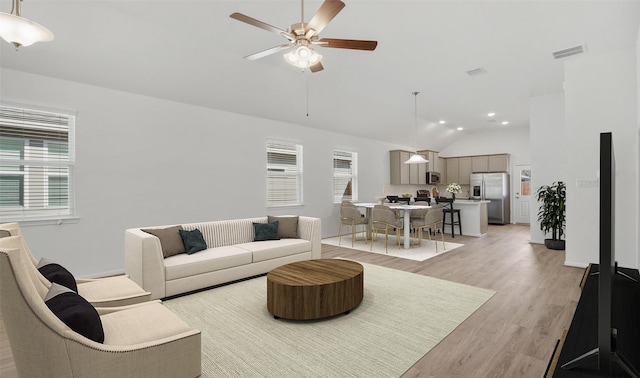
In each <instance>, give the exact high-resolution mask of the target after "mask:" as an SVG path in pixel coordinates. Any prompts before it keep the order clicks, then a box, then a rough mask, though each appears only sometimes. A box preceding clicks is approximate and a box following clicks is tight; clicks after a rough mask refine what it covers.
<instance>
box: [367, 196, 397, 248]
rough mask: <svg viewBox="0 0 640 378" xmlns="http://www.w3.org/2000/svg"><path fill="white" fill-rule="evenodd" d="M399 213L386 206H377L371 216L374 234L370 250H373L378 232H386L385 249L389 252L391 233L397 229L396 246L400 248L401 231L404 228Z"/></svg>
mask: <svg viewBox="0 0 640 378" xmlns="http://www.w3.org/2000/svg"><path fill="white" fill-rule="evenodd" d="M396 215H397V213H396V212H395V211H393V210H392V209H390V208H389V207H388V206H385V205H375V206H374V207H373V211H372V214H371V219H372V225H371V226H372V234H371V246H370V248H369V249H370V250H373V241H374V240H375V239H377V236H378V231H382V230H384V249H385V251H386V252H387V253H388V252H389V247H388V244H389V231H390V230H394V229H395V234H396V244H397V245H398V246H400V230H401V229H402V228H403V224H402V223H403V222H402V219H401V218H398V217H397V216H396Z"/></svg>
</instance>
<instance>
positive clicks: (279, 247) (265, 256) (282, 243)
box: [236, 239, 311, 263]
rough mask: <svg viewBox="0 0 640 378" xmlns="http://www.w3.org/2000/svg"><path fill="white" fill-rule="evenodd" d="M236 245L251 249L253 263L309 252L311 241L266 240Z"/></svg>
mask: <svg viewBox="0 0 640 378" xmlns="http://www.w3.org/2000/svg"><path fill="white" fill-rule="evenodd" d="M236 247H238V248H242V249H246V250H247V251H251V253H252V254H253V262H254V263H255V262H259V261H265V260H271V259H277V258H279V257H284V256H291V255H295V254H298V253H303V252H311V242H310V241H308V240H305V239H280V240H267V241H262V242H259V243H258V242H256V243H244V244H238V245H236Z"/></svg>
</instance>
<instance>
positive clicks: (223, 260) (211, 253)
mask: <svg viewBox="0 0 640 378" xmlns="http://www.w3.org/2000/svg"><path fill="white" fill-rule="evenodd" d="M251 261H252V256H251V251H248V250H246V249H243V248H238V247H237V246H233V245H229V246H225V247H217V248H209V249H205V250H204V251H200V252H198V253H195V254H193V255H187V254H182V255H175V256H171V257H169V258H166V259H164V266H165V276H166V280H175V279H177V278H183V277H189V276H194V275H197V274H202V273H208V272H213V271H216V270H222V269H227V268H232V267H235V266H240V265H246V264H251Z"/></svg>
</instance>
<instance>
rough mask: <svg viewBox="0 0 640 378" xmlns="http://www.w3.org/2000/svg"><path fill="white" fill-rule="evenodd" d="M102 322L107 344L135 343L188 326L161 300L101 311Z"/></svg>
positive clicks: (186, 328)
mask: <svg viewBox="0 0 640 378" xmlns="http://www.w3.org/2000/svg"><path fill="white" fill-rule="evenodd" d="M102 324H103V327H104V333H105V338H104V343H105V344H108V345H139V344H144V343H148V342H155V341H157V340H162V339H163V338H165V337H171V336H175V335H179V334H181V333H183V332H189V331H191V330H192V328H191V327H189V326H188V325H187V324H186V323H185V322H184V321H183V320H182V319H180V318H179V317H178V315H176V314H175V313H173V312H172V311H170V310H169V309H168V308H166V307H164V306H163V305H162V304H161V303H145V304H143V305H139V306H135V307H131V308H128V309H126V310H122V311H115V312H111V313H109V314H106V315H102ZM168 357H172V356H168ZM139 374H142V375H144V374H143V373H139Z"/></svg>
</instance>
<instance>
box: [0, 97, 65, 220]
mask: <svg viewBox="0 0 640 378" xmlns="http://www.w3.org/2000/svg"><path fill="white" fill-rule="evenodd" d="M74 125H75V116H72V115H68V114H56V113H50V112H43V111H37V110H31V109H22V108H17V107H9V106H4V105H0V217H1V218H2V219H3V221H9V220H11V221H25V220H37V219H47V218H53V219H57V218H62V217H68V216H71V215H74V212H75V210H74V199H73V195H72V194H73V182H74V180H73V173H74V167H75V157H74V148H73V147H74V143H73V142H74V138H73V133H74Z"/></svg>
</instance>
